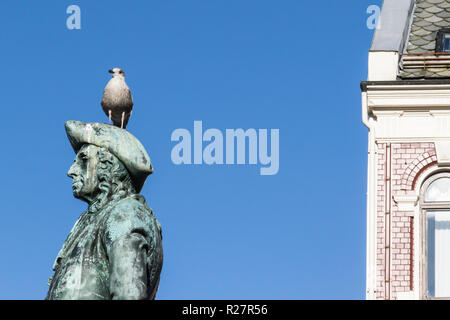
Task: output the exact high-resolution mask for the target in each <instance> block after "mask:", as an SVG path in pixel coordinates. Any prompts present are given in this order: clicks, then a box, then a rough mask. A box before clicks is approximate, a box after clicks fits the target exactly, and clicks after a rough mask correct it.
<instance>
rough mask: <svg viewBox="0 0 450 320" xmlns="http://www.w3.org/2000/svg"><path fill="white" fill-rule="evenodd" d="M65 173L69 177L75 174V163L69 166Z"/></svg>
mask: <svg viewBox="0 0 450 320" xmlns="http://www.w3.org/2000/svg"><path fill="white" fill-rule="evenodd" d="M67 175H68V176H69V177H70V178H73V177H75V176H76V175H77V169H76V163H74V164H72V165H71V166H70V168H69V171H67Z"/></svg>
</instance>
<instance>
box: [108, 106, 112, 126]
mask: <svg viewBox="0 0 450 320" xmlns="http://www.w3.org/2000/svg"><path fill="white" fill-rule="evenodd" d="M111 113H112V112H111V109H109V117H108V118H109V124H111Z"/></svg>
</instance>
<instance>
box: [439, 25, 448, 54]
mask: <svg viewBox="0 0 450 320" xmlns="http://www.w3.org/2000/svg"><path fill="white" fill-rule="evenodd" d="M436 52H437V53H442V52H448V53H449V54H450V28H444V29H441V30H439V32H438V33H437V37H436Z"/></svg>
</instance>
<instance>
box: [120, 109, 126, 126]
mask: <svg viewBox="0 0 450 320" xmlns="http://www.w3.org/2000/svg"><path fill="white" fill-rule="evenodd" d="M124 119H125V111H124V112H122V123H121V125H120V129H123V120H124Z"/></svg>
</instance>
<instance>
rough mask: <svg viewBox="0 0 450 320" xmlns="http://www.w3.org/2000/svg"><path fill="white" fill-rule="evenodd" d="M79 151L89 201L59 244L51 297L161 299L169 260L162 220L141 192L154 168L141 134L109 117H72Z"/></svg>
mask: <svg viewBox="0 0 450 320" xmlns="http://www.w3.org/2000/svg"><path fill="white" fill-rule="evenodd" d="M66 131H67V135H68V137H69V140H70V142H71V144H72V146H73V148H74V150H75V152H76V153H77V157H76V159H75V161H74V164H73V165H72V166H71V167H70V169H69V172H68V175H69V177H71V178H72V179H73V193H74V196H75V197H76V198H79V199H80V200H83V201H85V202H87V203H88V210H86V211H85V212H84V213H83V214H82V215H81V216H80V218H79V219H78V221H77V222H76V223H75V225H74V227H73V228H72V231H71V232H70V234H69V236H68V237H67V239H66V241H65V243H64V245H63V247H62V249H61V250H60V252H59V254H58V256H57V258H56V260H55V263H54V265H53V270H54V271H55V273H54V275H53V277H52V278H51V279H49V285H50V288H49V291H48V294H47V299H51V300H53V299H89V300H96V299H108V300H109V299H154V298H155V296H156V292H157V289H158V285H159V278H160V273H161V269H162V263H163V250H162V233H161V226H160V224H159V222H158V221H157V220H156V218H155V216H154V213H153V211H152V209H151V208H150V207H149V206H148V205H147V203H146V201H145V199H144V197H143V196H142V195H140V194H138V191H140V189H141V188H142V185H143V184H144V182H145V179H146V177H147V176H148V175H149V174H150V173H151V172H152V171H153V169H152V166H151V162H150V158H149V157H148V155H147V152H146V151H145V149H144V148H143V146H142V145H141V144H140V143H139V141H138V140H137V139H136V138H135V137H134V136H132V135H131V134H130V133H128V132H127V131H125V130H123V129H120V128H117V127H113V126H110V125H106V124H98V123H96V124H89V123H84V122H79V121H68V122H67V123H66Z"/></svg>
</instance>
